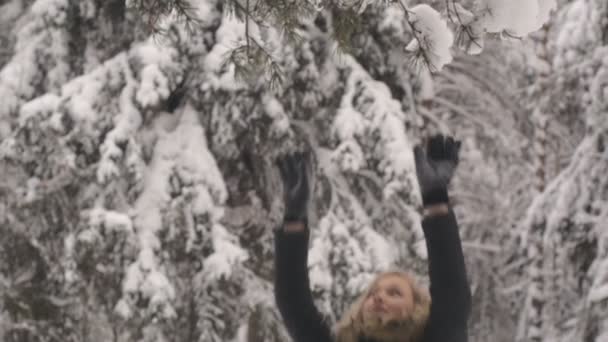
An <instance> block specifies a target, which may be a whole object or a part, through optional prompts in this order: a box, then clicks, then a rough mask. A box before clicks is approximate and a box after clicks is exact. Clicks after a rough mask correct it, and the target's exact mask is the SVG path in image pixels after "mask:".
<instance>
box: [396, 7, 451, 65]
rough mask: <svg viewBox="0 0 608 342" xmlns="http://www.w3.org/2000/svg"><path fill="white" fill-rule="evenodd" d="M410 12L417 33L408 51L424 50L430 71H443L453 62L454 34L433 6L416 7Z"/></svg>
mask: <svg viewBox="0 0 608 342" xmlns="http://www.w3.org/2000/svg"><path fill="white" fill-rule="evenodd" d="M409 11H410V14H409V16H410V18H409V19H410V22H411V23H412V26H413V29H414V31H415V32H416V33H415V38H414V39H413V40H412V41H411V42H410V43H409V44H408V46H407V48H406V49H407V50H408V51H412V52H415V51H417V50H418V49H423V50H424V51H425V54H426V56H427V58H428V61H426V62H428V64H429V65H428V67H429V69H430V70H431V71H441V69H443V66H444V65H446V64H448V63H450V62H451V61H452V52H451V51H450V48H451V47H452V44H453V43H454V34H453V33H452V31H451V30H450V29H449V28H448V25H447V22H446V21H445V20H444V19H443V18H441V15H440V14H439V12H437V11H436V10H435V9H434V8H432V7H431V6H429V5H425V4H421V5H416V6H414V7H412V8H411V9H410V10H409Z"/></svg>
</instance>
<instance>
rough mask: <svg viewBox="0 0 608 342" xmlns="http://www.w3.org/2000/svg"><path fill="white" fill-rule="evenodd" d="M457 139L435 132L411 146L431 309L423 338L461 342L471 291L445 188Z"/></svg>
mask: <svg viewBox="0 0 608 342" xmlns="http://www.w3.org/2000/svg"><path fill="white" fill-rule="evenodd" d="M459 148H460V143H459V142H455V141H454V140H453V139H452V138H444V137H443V136H440V135H439V136H435V137H433V138H431V139H430V141H429V143H428V145H427V149H426V151H424V150H423V149H422V148H421V147H420V146H417V147H416V148H415V149H414V154H415V158H416V173H417V176H418V183H419V185H420V191H421V193H422V201H423V205H424V219H423V221H422V228H423V230H424V236H425V239H426V245H427V250H428V262H429V277H430V281H431V286H430V293H431V300H432V302H431V313H430V317H429V321H428V323H427V327H426V330H425V339H424V342H440V341H450V342H466V341H467V340H468V337H467V320H468V317H469V314H470V311H471V292H470V289H469V283H468V280H467V276H466V268H465V262H464V255H463V252H462V245H461V241H460V235H459V232H458V224H457V223H456V217H455V215H454V212H453V211H452V209H451V207H450V205H449V200H448V193H447V187H448V184H449V182H450V180H451V178H452V175H453V173H454V170H455V168H456V166H457V164H458V152H459Z"/></svg>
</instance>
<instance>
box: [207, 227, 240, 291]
mask: <svg viewBox="0 0 608 342" xmlns="http://www.w3.org/2000/svg"><path fill="white" fill-rule="evenodd" d="M211 234H212V235H213V237H212V243H213V249H214V250H215V252H214V253H213V254H211V255H210V256H209V257H207V258H206V259H205V261H204V262H203V269H204V273H205V281H209V282H212V281H215V280H217V279H221V278H226V277H228V276H230V275H231V274H232V271H233V269H234V268H235V266H238V265H239V264H241V263H243V262H244V261H246V260H247V259H248V258H249V255H248V253H247V251H246V250H244V249H243V248H241V247H240V246H239V243H238V239H237V238H236V236H234V235H232V234H230V233H229V232H228V231H227V230H226V228H224V227H223V226H222V225H220V224H214V225H213V229H212V233H211Z"/></svg>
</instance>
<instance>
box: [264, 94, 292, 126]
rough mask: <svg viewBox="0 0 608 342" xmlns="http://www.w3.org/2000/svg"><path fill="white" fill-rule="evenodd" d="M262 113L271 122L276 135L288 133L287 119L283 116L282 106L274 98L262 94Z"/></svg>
mask: <svg viewBox="0 0 608 342" xmlns="http://www.w3.org/2000/svg"><path fill="white" fill-rule="evenodd" d="M262 104H263V106H264V113H265V114H266V115H268V117H270V118H271V119H272V121H273V123H272V129H273V130H274V132H275V133H276V134H277V135H283V134H286V133H287V132H288V131H289V117H288V116H287V114H285V109H284V108H283V105H281V103H280V102H279V101H278V100H277V99H276V97H274V96H270V95H269V94H264V96H263V97H262Z"/></svg>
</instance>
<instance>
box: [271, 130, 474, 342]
mask: <svg viewBox="0 0 608 342" xmlns="http://www.w3.org/2000/svg"><path fill="white" fill-rule="evenodd" d="M459 148H460V143H459V142H455V141H454V140H453V139H452V138H451V137H448V138H445V137H443V136H441V135H438V136H434V137H432V138H431V139H430V141H429V142H428V144H427V148H426V151H424V150H423V149H422V148H421V147H420V146H416V147H415V148H414V156H415V160H416V175H417V177H418V184H419V185H420V190H421V193H422V201H423V205H424V219H423V221H422V228H423V230H424V236H425V239H426V245H427V250H428V262H429V277H430V289H429V290H430V291H427V290H426V289H424V288H422V287H421V286H419V285H418V284H417V283H416V281H415V279H414V278H413V277H412V276H411V275H409V274H408V273H405V272H386V273H382V274H380V275H378V276H377V278H376V279H375V280H374V281H373V282H372V284H370V286H369V288H368V289H367V290H366V291H365V292H364V293H363V294H362V295H361V296H360V297H359V299H358V300H356V301H355V303H354V304H352V306H351V308H350V310H348V312H347V313H346V314H345V315H344V316H343V318H342V319H341V320H340V321H339V322H338V324H337V325H336V326H335V327H334V328H333V329H331V328H330V327H329V326H328V324H327V323H326V322H324V321H323V319H322V317H321V315H320V314H319V312H318V310H317V309H316V307H315V305H314V303H313V299H312V294H311V291H310V284H309V279H308V269H307V262H308V239H309V229H308V222H307V206H308V198H309V187H308V179H307V176H306V166H307V162H306V156H305V155H303V154H294V155H288V156H286V157H282V158H279V160H277V165H278V167H279V170H280V172H281V178H282V180H283V186H284V200H285V216H284V223H283V225H282V227H280V228H279V229H276V230H275V268H276V269H275V296H276V302H277V305H278V308H279V311H280V312H281V315H282V316H283V320H284V322H285V325H286V327H287V330H288V332H289V334H290V335H291V337H292V338H293V339H294V341H296V342H463V341H467V319H468V316H469V312H470V307H471V294H470V290H469V286H468V281H467V277H466V270H465V263H464V256H463V253H462V247H461V242H460V236H459V234H458V226H457V223H456V218H455V216H454V213H453V211H452V210H451V207H450V205H449V201H448V193H447V187H448V184H449V182H450V179H451V178H452V175H453V173H454V170H455V168H456V166H457V164H458V151H459Z"/></svg>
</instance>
